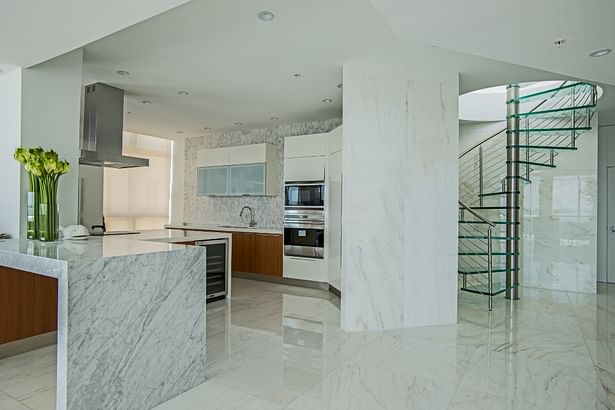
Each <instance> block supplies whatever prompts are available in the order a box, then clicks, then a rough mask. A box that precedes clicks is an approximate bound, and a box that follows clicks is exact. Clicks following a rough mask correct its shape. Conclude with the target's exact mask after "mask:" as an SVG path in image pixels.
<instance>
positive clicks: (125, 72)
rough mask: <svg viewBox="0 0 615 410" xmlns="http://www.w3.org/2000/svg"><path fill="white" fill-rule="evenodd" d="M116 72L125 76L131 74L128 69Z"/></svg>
mask: <svg viewBox="0 0 615 410" xmlns="http://www.w3.org/2000/svg"><path fill="white" fill-rule="evenodd" d="M115 74H117V75H121V76H122V77H125V76H127V75H130V72H128V71H126V70H117V71H116V72H115Z"/></svg>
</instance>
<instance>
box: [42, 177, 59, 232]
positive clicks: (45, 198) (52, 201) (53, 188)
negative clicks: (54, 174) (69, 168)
mask: <svg viewBox="0 0 615 410" xmlns="http://www.w3.org/2000/svg"><path fill="white" fill-rule="evenodd" d="M39 188H40V203H39V213H38V239H40V240H41V241H46V242H49V241H55V240H57V239H58V229H59V217H58V182H57V180H45V179H42V180H41V181H40V184H39Z"/></svg>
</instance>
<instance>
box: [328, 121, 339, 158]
mask: <svg viewBox="0 0 615 410" xmlns="http://www.w3.org/2000/svg"><path fill="white" fill-rule="evenodd" d="M341 150H342V126H341V125H340V126H339V127H337V128H336V129H334V130H333V131H331V132H330V133H329V152H328V154H329V155H331V154H333V153H335V152H337V151H341Z"/></svg>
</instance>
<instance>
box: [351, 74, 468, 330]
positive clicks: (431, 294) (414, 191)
mask: <svg viewBox="0 0 615 410" xmlns="http://www.w3.org/2000/svg"><path fill="white" fill-rule="evenodd" d="M457 99H458V78H457V73H445V72H442V73H435V72H430V73H418V72H412V71H410V70H406V69H401V68H391V67H383V66H374V65H365V64H359V63H347V64H345V65H344V115H343V117H344V131H343V132H344V138H343V173H344V177H343V179H344V181H343V184H344V187H343V190H344V193H343V194H344V200H343V225H344V230H343V245H342V246H343V267H342V276H343V281H342V295H343V298H342V326H343V328H344V329H346V330H376V329H394V328H403V327H412V326H423V325H437V324H450V323H455V322H456V320H457V279H456V277H457V195H458V194H457V191H458V161H457V157H458V150H459V136H458V114H457V111H458V108H457V104H458V103H457V101H458V100H457Z"/></svg>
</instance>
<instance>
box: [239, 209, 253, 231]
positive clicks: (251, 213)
mask: <svg viewBox="0 0 615 410" xmlns="http://www.w3.org/2000/svg"><path fill="white" fill-rule="evenodd" d="M246 209H247V210H249V211H250V223H249V226H250V227H251V228H253V227H255V226H256V221H255V220H254V209H252V208H251V207H249V206H247V205H246V206H244V207H243V208H241V212H239V218H241V220H242V221H243V211H245V210H246Z"/></svg>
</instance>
